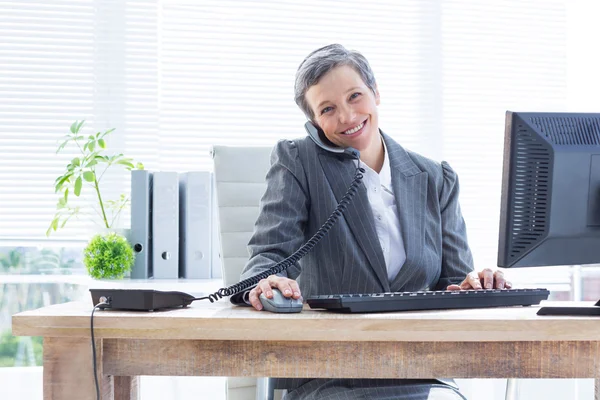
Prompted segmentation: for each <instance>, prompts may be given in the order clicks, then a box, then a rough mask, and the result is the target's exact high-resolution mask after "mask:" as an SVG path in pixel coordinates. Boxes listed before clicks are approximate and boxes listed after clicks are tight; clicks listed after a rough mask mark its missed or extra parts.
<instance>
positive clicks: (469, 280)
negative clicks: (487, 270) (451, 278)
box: [460, 271, 481, 290]
mask: <svg viewBox="0 0 600 400" xmlns="http://www.w3.org/2000/svg"><path fill="white" fill-rule="evenodd" d="M460 288H461V289H462V290H469V289H481V282H480V280H479V275H478V274H477V272H475V271H473V272H469V274H468V275H467V277H466V278H465V280H464V281H462V283H461V284H460Z"/></svg>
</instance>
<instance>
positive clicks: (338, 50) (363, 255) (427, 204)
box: [242, 44, 505, 400]
mask: <svg viewBox="0 0 600 400" xmlns="http://www.w3.org/2000/svg"><path fill="white" fill-rule="evenodd" d="M295 94H296V98H295V100H296V103H297V104H298V105H299V106H300V108H301V109H302V111H303V112H304V113H305V115H306V116H307V117H308V119H309V120H310V122H311V123H312V124H313V125H315V126H316V127H318V128H319V129H320V134H321V135H322V136H324V138H325V139H326V140H327V141H329V142H330V143H331V144H333V145H335V146H338V147H341V148H348V147H351V148H353V149H356V150H358V151H359V152H360V160H361V161H362V162H364V164H365V165H366V168H365V172H364V178H363V181H362V182H363V184H362V185H359V186H358V189H357V192H356V196H355V197H356V198H355V199H353V203H352V204H351V206H349V207H348V209H347V210H346V212H345V215H344V216H345V218H344V219H340V220H339V221H338V222H337V223H336V225H334V226H333V228H332V229H331V230H330V231H329V232H328V234H327V235H323V236H322V238H321V241H320V242H319V246H317V247H315V248H314V250H313V251H312V252H311V253H308V254H307V255H306V257H304V258H303V259H301V260H300V261H299V262H298V263H297V264H296V265H295V268H294V267H293V268H290V269H287V270H286V271H284V272H282V273H280V274H277V275H271V276H269V277H268V278H267V279H263V280H261V281H260V282H259V283H258V285H257V286H256V287H255V288H254V289H252V290H251V291H250V293H249V296H248V298H249V302H250V303H251V304H252V305H253V306H254V307H255V308H256V309H258V310H261V309H262V304H261V302H260V301H259V296H260V295H264V296H266V297H267V298H272V297H273V288H276V289H278V290H279V291H280V292H281V293H283V295H284V296H285V297H294V298H296V299H298V298H300V296H301V294H304V295H305V296H306V297H310V296H311V295H327V294H336V293H382V292H390V291H394V292H395V291H398V292H402V291H419V290H434V289H435V290H440V289H442V290H443V289H461V288H463V287H462V286H457V285H458V284H461V285H462V284H464V285H465V287H464V288H467V287H466V286H467V285H472V287H473V288H475V289H481V288H482V287H484V286H485V287H488V285H492V286H494V287H495V288H504V286H505V280H504V279H502V277H501V275H500V273H498V274H496V275H495V274H494V273H493V272H491V271H490V273H491V274H486V275H485V278H482V280H481V283H479V284H477V282H475V280H473V279H471V280H466V279H465V277H466V276H470V275H468V274H469V273H470V272H471V271H473V259H472V256H471V251H470V249H469V246H468V244H467V237H466V228H465V223H464V220H463V217H462V214H461V211H460V207H459V204H458V193H459V188H458V178H457V176H456V174H455V173H454V171H453V170H452V169H451V168H450V166H449V165H448V164H447V163H445V162H442V163H438V162H435V161H433V160H430V159H427V158H425V157H423V156H421V155H419V154H416V153H414V152H411V151H408V150H405V149H404V148H403V147H402V146H400V145H399V144H398V143H397V142H396V141H394V140H393V139H392V138H391V137H389V136H387V135H386V134H384V133H383V132H382V131H381V130H380V129H379V122H378V121H379V118H378V106H379V104H380V96H379V91H378V88H377V85H376V83H375V78H374V76H373V72H372V71H371V68H370V66H369V63H368V62H367V60H366V59H365V58H364V57H363V56H362V55H361V54H360V53H358V52H356V51H349V50H347V49H345V48H344V47H343V46H341V45H339V44H334V45H329V46H326V47H323V48H320V49H318V50H316V51H314V52H312V53H311V54H310V55H309V56H308V57H307V58H306V59H305V60H304V61H303V62H302V64H301V65H300V67H299V68H298V71H297V74H296V81H295ZM311 139H312V140H311ZM313 140H314V141H313ZM317 140H318V139H315V138H314V137H313V136H312V134H311V136H310V138H303V139H297V140H291V141H280V142H279V144H278V145H277V146H276V148H275V150H274V153H273V154H274V155H273V163H272V165H271V169H270V171H269V173H268V174H267V190H266V193H265V195H264V197H263V200H262V202H261V209H260V214H259V217H258V220H257V222H256V225H255V231H254V235H253V236H252V238H251V239H250V243H249V249H250V260H249V262H248V264H247V265H246V267H245V269H244V272H243V274H242V279H244V278H248V277H249V276H254V275H255V274H257V273H259V272H263V271H264V270H265V269H266V268H269V267H271V266H273V265H274V264H275V263H277V262H280V261H281V260H282V259H284V258H286V257H288V256H290V255H291V254H292V253H293V252H294V251H296V249H297V248H298V247H299V246H300V245H301V244H302V242H303V241H304V240H305V238H306V237H312V236H313V235H315V231H316V229H318V227H319V226H320V225H321V224H322V223H323V222H324V221H325V220H326V219H327V216H328V214H329V213H331V207H332V205H334V204H336V203H337V201H339V197H340V196H341V194H342V193H343V191H344V190H345V188H347V187H348V183H349V182H350V181H352V180H353V177H354V173H355V163H356V162H358V161H357V160H354V161H352V160H348V159H346V158H344V157H339V156H338V154H339V153H337V152H336V153H333V152H332V151H329V150H328V148H327V147H326V146H325V147H323V146H320V145H319V146H317V144H318V141H317ZM284 189H285V190H284ZM341 243H343V245H341ZM482 277H483V275H482ZM461 282H463V283H461ZM465 282H466V283H465ZM469 287H471V286H469ZM283 385H286V387H287V388H288V389H290V391H289V393H288V395H287V396H286V399H289V400H312V399H327V398H331V399H333V398H336V399H337V398H343V399H358V398H369V399H400V398H402V399H411V400H439V399H464V397H463V396H462V395H461V394H460V392H459V391H458V389H457V388H456V386H455V384H454V382H453V381H452V380H443V379H438V380H436V379H431V380H374V379H354V380H344V379H302V380H299V381H296V380H294V381H293V382H287V383H283ZM276 386H279V384H277V385H276Z"/></svg>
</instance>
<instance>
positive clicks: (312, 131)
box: [304, 121, 360, 160]
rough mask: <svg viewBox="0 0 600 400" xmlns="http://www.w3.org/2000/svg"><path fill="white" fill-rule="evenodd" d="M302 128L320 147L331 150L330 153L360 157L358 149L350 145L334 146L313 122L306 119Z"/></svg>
mask: <svg viewBox="0 0 600 400" xmlns="http://www.w3.org/2000/svg"><path fill="white" fill-rule="evenodd" d="M304 129H306V132H307V133H308V136H310V138H311V139H312V140H313V141H314V142H315V143H316V145H317V146H319V147H320V148H322V149H324V150H327V151H331V152H332V153H340V154H347V155H349V156H350V157H352V158H356V159H357V160H358V159H360V152H359V151H358V150H356V149H354V148H352V147H346V148H343V147H339V146H336V145H335V144H333V143H332V142H331V141H330V140H329V139H327V137H326V136H325V133H324V132H323V131H322V130H321V128H319V127H318V126H316V125H315V124H313V123H312V122H311V121H306V123H305V124H304Z"/></svg>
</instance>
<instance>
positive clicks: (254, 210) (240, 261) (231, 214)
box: [212, 146, 273, 286]
mask: <svg viewBox="0 0 600 400" xmlns="http://www.w3.org/2000/svg"><path fill="white" fill-rule="evenodd" d="M272 149H273V148H272V147H235V146H213V148H212V155H213V161H214V168H215V187H216V192H217V193H216V194H217V206H218V213H219V228H220V229H219V236H220V238H221V268H222V271H223V283H224V284H225V286H230V285H233V284H235V283H237V282H239V280H240V274H241V272H242V269H243V268H244V265H245V264H246V262H247V261H248V249H247V245H248V241H249V240H250V236H251V235H252V232H253V231H254V223H255V222H256V218H257V217H258V211H259V203H260V198H261V197H262V195H263V194H264V192H265V190H266V188H267V184H266V182H265V177H266V175H267V172H268V171H269V168H270V166H271V162H270V158H271V151H272Z"/></svg>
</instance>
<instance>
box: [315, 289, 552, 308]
mask: <svg viewBox="0 0 600 400" xmlns="http://www.w3.org/2000/svg"><path fill="white" fill-rule="evenodd" d="M549 294H550V292H549V291H548V290H546V289H485V290H460V291H449V290H440V291H423V292H395V293H370V294H330V295H322V296H310V297H309V298H308V299H307V300H306V301H307V303H308V305H309V306H310V308H324V309H327V310H330V311H338V312H346V313H369V312H382V311H413V310H444V309H455V308H484V307H506V306H530V305H533V304H539V303H540V301H542V300H546V299H547V298H548V295H549Z"/></svg>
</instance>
